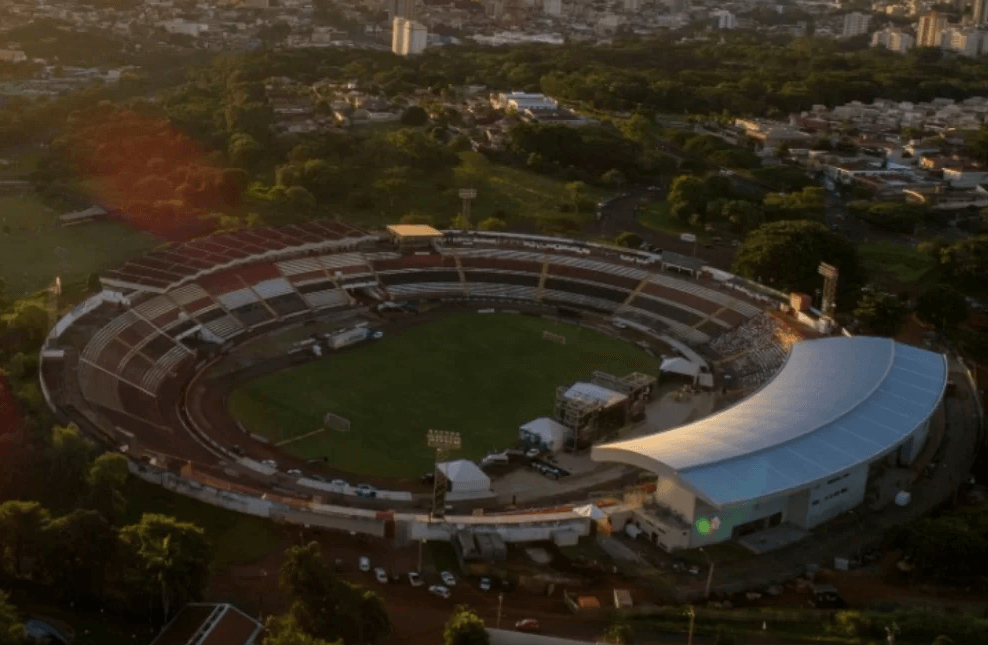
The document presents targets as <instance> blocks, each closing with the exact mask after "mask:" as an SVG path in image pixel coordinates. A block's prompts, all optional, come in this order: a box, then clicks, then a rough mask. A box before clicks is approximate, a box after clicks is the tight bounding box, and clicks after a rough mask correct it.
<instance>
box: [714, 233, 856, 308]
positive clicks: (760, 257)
mask: <svg viewBox="0 0 988 645" xmlns="http://www.w3.org/2000/svg"><path fill="white" fill-rule="evenodd" d="M821 262H826V263H828V264H831V265H833V266H835V267H837V269H838V270H839V271H840V278H839V282H838V297H837V302H838V305H839V306H840V307H841V308H844V309H847V310H850V309H853V308H854V305H855V303H856V301H857V298H858V293H859V291H860V289H861V287H862V286H863V285H864V281H865V272H864V270H863V268H862V266H861V261H860V259H859V257H858V252H857V249H856V248H855V247H854V245H853V244H852V243H851V242H850V241H848V240H847V239H846V238H844V237H842V236H840V235H837V234H836V233H833V232H831V231H829V230H827V227H825V226H824V225H823V224H820V223H819V222H811V221H806V220H797V221H782V222H771V223H769V224H765V225H763V226H761V227H759V228H758V229H756V230H755V231H753V232H752V233H751V234H749V235H748V237H747V238H746V239H745V240H744V242H743V243H742V244H741V246H740V247H739V248H738V253H737V255H736V256H735V258H734V266H733V269H734V272H735V273H737V274H739V275H741V276H743V277H745V278H749V279H751V280H755V281H756V282H763V283H765V284H767V285H769V286H772V287H775V288H777V289H780V290H783V291H786V290H792V291H800V292H804V293H813V292H814V291H815V290H816V289H817V288H819V286H820V284H821V280H822V278H821V277H820V276H819V274H818V273H817V268H818V267H819V265H820V263H821Z"/></svg>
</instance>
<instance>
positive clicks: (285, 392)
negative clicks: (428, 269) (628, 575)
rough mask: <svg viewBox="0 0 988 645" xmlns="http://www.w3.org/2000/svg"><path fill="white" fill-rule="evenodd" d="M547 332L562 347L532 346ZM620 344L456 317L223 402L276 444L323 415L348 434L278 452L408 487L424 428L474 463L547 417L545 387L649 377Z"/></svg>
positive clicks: (521, 323)
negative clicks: (449, 440) (594, 378)
mask: <svg viewBox="0 0 988 645" xmlns="http://www.w3.org/2000/svg"><path fill="white" fill-rule="evenodd" d="M546 329H551V330H552V331H553V332H554V333H559V334H562V335H564V336H565V337H566V339H567V343H566V344H565V345H559V344H556V343H554V342H552V341H548V340H543V338H542V331H543V330H546ZM658 366H659V361H658V360H657V359H654V358H652V357H651V356H649V355H647V354H645V353H644V352H643V351H641V350H640V349H639V348H637V347H635V346H634V345H632V344H630V343H626V342H624V341H620V340H617V339H614V338H610V337H607V336H602V335H600V334H597V333H595V332H592V331H590V330H586V329H581V328H579V327H575V326H571V325H565V324H560V325H556V324H555V323H553V322H551V321H547V320H543V319H541V318H534V317H529V316H521V315H514V314H486V315H478V314H473V313H470V314H459V315H455V316H451V317H449V318H444V319H441V320H439V321H436V322H432V323H429V324H425V325H421V326H418V327H413V328H411V329H408V330H406V331H403V332H401V333H399V334H396V335H394V336H389V335H385V337H384V338H383V339H382V340H380V341H377V342H374V343H371V344H366V345H365V346H363V347H357V348H354V349H353V350H352V351H347V352H344V353H343V354H339V355H334V356H329V357H327V358H324V359H323V360H320V361H316V362H313V363H309V364H306V365H303V366H300V367H296V368H292V369H289V370H286V371H284V372H280V373H277V374H272V375H270V376H267V377H264V378H261V379H258V380H256V381H254V382H252V383H249V384H248V385H246V386H244V387H242V388H241V389H239V390H237V391H235V392H233V393H232V394H231V396H230V399H229V407H230V412H231V414H232V415H233V417H234V418H235V419H237V420H238V421H240V422H241V423H242V424H243V425H244V426H245V427H246V428H247V429H248V430H249V431H250V432H253V433H257V434H260V435H263V436H265V437H268V438H269V439H271V440H272V441H275V442H277V441H281V440H284V439H286V438H290V437H296V436H300V435H303V434H305V433H308V432H311V431H312V430H314V429H317V428H320V427H322V425H323V423H322V421H323V415H324V414H325V413H326V412H333V413H335V414H339V415H342V416H344V417H346V418H348V419H350V421H351V430H350V431H349V432H339V431H326V432H322V433H319V434H316V435H312V436H310V437H308V438H306V439H302V440H300V441H295V442H293V443H290V444H286V445H285V446H283V448H282V449H283V450H286V451H287V452H289V453H291V454H295V455H297V456H300V457H304V458H307V459H308V458H315V457H322V456H325V457H327V458H328V464H329V465H330V466H331V467H332V468H335V469H340V470H344V471H347V472H352V473H356V474H373V475H379V476H392V477H409V476H414V475H418V474H421V473H422V472H425V471H427V470H428V469H429V467H430V464H431V463H432V459H433V454H432V452H431V451H430V450H429V449H428V448H427V447H426V445H425V435H426V431H427V430H429V429H430V428H435V429H439V430H455V431H459V432H460V433H462V437H463V449H462V450H461V451H460V452H459V453H458V456H459V457H463V458H467V459H478V458H480V457H482V456H483V455H485V454H486V453H487V452H489V451H490V450H492V449H502V448H506V447H509V446H510V445H512V444H514V443H515V441H516V440H517V437H518V426H519V425H521V424H523V423H525V422H527V421H530V420H532V419H534V418H536V417H541V416H551V414H552V408H553V402H554V400H555V390H556V387H558V386H560V385H567V384H569V383H571V382H573V381H576V380H585V379H589V378H590V376H591V374H592V372H593V371H594V370H598V369H599V370H604V371H607V372H613V373H616V374H618V375H623V374H626V373H628V372H630V371H634V370H638V371H644V372H649V373H653V374H655V373H657V372H658Z"/></svg>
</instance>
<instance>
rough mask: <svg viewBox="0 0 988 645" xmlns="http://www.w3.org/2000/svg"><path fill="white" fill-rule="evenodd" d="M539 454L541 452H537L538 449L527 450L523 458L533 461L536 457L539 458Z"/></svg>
mask: <svg viewBox="0 0 988 645" xmlns="http://www.w3.org/2000/svg"><path fill="white" fill-rule="evenodd" d="M540 452H542V451H541V450H539V449H538V448H529V449H528V450H526V451H525V456H526V457H528V458H529V459H535V458H536V457H538V456H539V453H540Z"/></svg>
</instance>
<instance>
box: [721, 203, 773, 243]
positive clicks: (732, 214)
mask: <svg viewBox="0 0 988 645" xmlns="http://www.w3.org/2000/svg"><path fill="white" fill-rule="evenodd" d="M720 216H721V218H723V219H726V220H727V221H728V222H729V223H730V224H731V230H732V231H734V232H735V233H737V234H738V235H744V234H747V233H749V232H751V231H753V230H755V229H756V228H758V227H759V226H761V225H762V223H763V222H764V221H765V213H764V212H763V211H762V209H761V208H759V207H758V206H757V205H755V204H752V203H751V202H749V201H746V200H743V199H731V200H727V201H725V202H724V203H723V204H721V208H720Z"/></svg>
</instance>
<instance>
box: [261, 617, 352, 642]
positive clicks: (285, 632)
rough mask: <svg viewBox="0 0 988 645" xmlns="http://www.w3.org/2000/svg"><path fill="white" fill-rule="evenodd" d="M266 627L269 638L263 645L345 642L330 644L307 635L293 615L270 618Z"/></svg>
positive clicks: (267, 637) (265, 639)
mask: <svg viewBox="0 0 988 645" xmlns="http://www.w3.org/2000/svg"><path fill="white" fill-rule="evenodd" d="M264 627H265V630H266V631H267V636H265V637H264V644H263V645H343V641H336V642H335V643H330V642H329V641H325V640H323V639H321V638H316V637H315V636H312V635H310V634H307V633H306V632H305V630H303V629H302V627H301V626H300V625H299V624H298V621H297V620H296V619H295V616H294V615H293V614H284V615H282V616H269V617H268V620H267V623H265V625H264Z"/></svg>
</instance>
